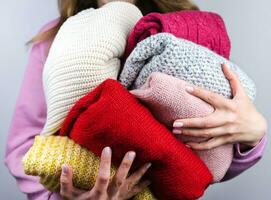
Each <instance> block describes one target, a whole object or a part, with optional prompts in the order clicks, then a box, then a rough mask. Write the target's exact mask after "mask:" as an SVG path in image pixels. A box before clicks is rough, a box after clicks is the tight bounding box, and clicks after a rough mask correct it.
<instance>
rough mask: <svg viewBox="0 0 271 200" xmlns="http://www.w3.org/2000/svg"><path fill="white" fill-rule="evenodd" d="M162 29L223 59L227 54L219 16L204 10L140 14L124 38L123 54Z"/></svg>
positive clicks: (224, 29) (224, 34)
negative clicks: (142, 15) (125, 44)
mask: <svg viewBox="0 0 271 200" xmlns="http://www.w3.org/2000/svg"><path fill="white" fill-rule="evenodd" d="M162 32H166V33H171V34H173V35H175V36H176V37H178V38H183V39H186V40H190V41H192V42H194V43H197V44H199V45H202V46H205V47H207V48H209V49H210V50H212V51H214V52H216V53H217V54H219V55H221V56H223V57H225V58H227V59H228V58H229V56H230V48H231V43H230V39H229V36H228V33H227V30H226V27H225V24H224V21H223V19H222V18H221V17H220V16H219V15H218V14H215V13H211V12H204V11H178V12H173V13H166V14H160V13H151V14H148V15H146V16H144V17H142V18H141V19H140V20H139V21H138V23H137V24H136V26H135V27H134V28H133V30H132V31H131V33H130V35H129V37H128V43H127V47H126V50H125V56H126V57H128V56H129V55H130V53H131V52H132V50H133V49H134V48H135V47H136V45H137V43H138V42H140V41H142V40H144V39H145V38H147V37H149V36H151V35H154V34H157V33H162Z"/></svg>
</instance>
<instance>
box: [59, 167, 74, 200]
mask: <svg viewBox="0 0 271 200" xmlns="http://www.w3.org/2000/svg"><path fill="white" fill-rule="evenodd" d="M72 176H73V173H72V170H71V168H70V167H69V166H67V165H63V166H62V172H61V176H60V194H61V196H62V197H64V198H71V197H72V193H73V184H72Z"/></svg>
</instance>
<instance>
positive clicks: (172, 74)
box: [119, 11, 256, 183]
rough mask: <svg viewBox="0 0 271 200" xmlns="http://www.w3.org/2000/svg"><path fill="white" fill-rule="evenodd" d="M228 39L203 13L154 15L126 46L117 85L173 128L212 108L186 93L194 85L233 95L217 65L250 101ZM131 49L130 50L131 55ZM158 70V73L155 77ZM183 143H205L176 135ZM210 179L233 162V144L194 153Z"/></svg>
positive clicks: (251, 89)
mask: <svg viewBox="0 0 271 200" xmlns="http://www.w3.org/2000/svg"><path fill="white" fill-rule="evenodd" d="M230 46H231V45H230V41H229V37H228V34H227V32H226V28H225V25H224V22H223V20H222V19H221V17H220V16H219V15H217V14H214V13H210V12H202V11H181V12H176V13H169V14H163V15H162V14H158V13H153V14H150V15H147V16H145V17H143V18H141V19H140V21H139V22H138V23H137V24H136V26H135V27H134V29H133V30H132V32H131V34H130V36H129V38H128V44H127V47H126V56H128V55H129V57H128V59H127V60H126V63H125V66H124V68H123V69H122V72H121V74H120V76H119V80H120V82H121V83H122V84H123V85H124V86H125V87H126V88H128V89H134V90H132V91H131V93H132V94H134V95H135V96H136V97H137V98H138V99H140V100H141V102H142V103H143V104H144V105H145V106H147V107H148V108H149V110H150V111H151V112H152V114H153V115H154V116H155V117H156V119H157V120H158V121H159V122H161V123H163V124H164V125H165V126H167V127H168V128H169V129H172V125H173V122H174V121H175V120H176V119H184V118H194V117H204V116H207V115H208V114H211V113H212V112H213V110H214V109H213V107H212V106H210V105H208V104H207V103H206V102H204V101H202V100H201V99H199V98H196V97H194V96H192V95H190V94H189V93H187V92H186V91H185V86H186V85H189V84H192V85H196V86H200V87H203V88H206V89H208V90H210V91H212V92H216V93H218V94H221V95H223V96H225V97H227V98H230V97H231V96H232V94H231V87H230V85H229V81H228V80H227V79H226V77H225V76H224V74H223V72H222V69H221V64H222V63H226V64H228V65H229V67H230V68H231V69H232V70H233V71H234V72H235V73H236V74H237V75H238V77H239V79H240V81H241V83H242V85H243V86H244V88H245V89H246V91H247V94H248V95H249V97H250V98H251V99H254V97H255V95H256V89H255V85H254V83H253V81H252V80H251V79H250V78H249V77H248V76H247V75H246V74H245V73H244V72H243V71H242V70H241V69H240V68H239V67H238V66H237V65H235V64H233V63H231V62H230V61H228V60H227V59H226V58H228V57H229V55H230ZM132 50H133V51H132ZM158 72H159V73H158ZM178 139H180V140H181V141H182V142H201V141H204V140H206V139H204V138H197V137H188V136H178ZM196 153H197V155H198V156H199V157H200V158H201V159H202V160H203V161H204V163H205V164H206V165H207V167H208V168H209V170H210V171H211V173H212V175H213V183H214V182H219V181H220V180H222V178H223V177H224V176H225V174H226V172H227V170H228V168H229V167H230V164H231V162H232V158H233V145H231V144H228V145H223V146H220V147H217V148H214V149H211V150H205V151H196Z"/></svg>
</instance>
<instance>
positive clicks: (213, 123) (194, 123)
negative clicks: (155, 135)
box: [173, 112, 227, 134]
mask: <svg viewBox="0 0 271 200" xmlns="http://www.w3.org/2000/svg"><path fill="white" fill-rule="evenodd" d="M226 122H227V121H226V120H225V118H223V117H221V116H220V114H219V113H216V112H215V113H212V114H210V115H208V116H206V117H198V118H187V119H178V120H176V121H175V122H174V124H173V128H177V129H180V128H185V127H187V128H214V127H219V126H222V125H224V124H225V123H226ZM174 130H175V129H174ZM175 131H176V130H175ZM173 133H174V131H173ZM175 133H176V134H178V133H177V132H175Z"/></svg>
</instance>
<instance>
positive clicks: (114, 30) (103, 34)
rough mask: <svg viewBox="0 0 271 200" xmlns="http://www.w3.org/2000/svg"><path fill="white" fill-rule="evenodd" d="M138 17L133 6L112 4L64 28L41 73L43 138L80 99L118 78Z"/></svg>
mask: <svg viewBox="0 0 271 200" xmlns="http://www.w3.org/2000/svg"><path fill="white" fill-rule="evenodd" d="M141 17H142V14H141V12H140V10H139V9H138V8H137V7H136V6H134V5H132V4H130V3H126V2H112V3H108V4H106V5H105V6H103V7H101V8H99V9H96V10H95V9H92V8H91V9H88V10H84V11H82V12H80V13H78V14H77V15H75V16H73V17H70V18H69V19H68V20H67V21H66V22H65V23H64V24H63V26H62V27H61V28H60V30H59V32H58V34H57V35H56V37H55V40H54V42H53V44H52V46H51V49H50V52H49V55H48V58H47V60H46V63H45V66H44V71H43V86H44V93H45V97H46V102H47V121H46V124H45V126H44V129H43V130H42V132H41V134H42V135H52V134H54V133H56V132H57V131H58V130H59V128H60V126H61V124H62V122H63V120H64V118H65V116H66V114H67V113H68V111H69V110H70V108H71V107H72V106H73V105H74V103H75V102H76V101H77V100H78V99H79V98H81V97H82V96H84V95H85V94H87V93H89V92H90V91H91V90H92V89H94V88H95V87H96V86H97V85H99V84H100V83H101V82H103V81H104V80H105V79H107V78H113V79H116V78H117V75H118V73H119V69H120V57H122V55H123V53H124V50H125V46H126V39H127V36H128V34H129V32H130V30H131V29H132V28H133V26H134V25H135V24H136V22H137V21H138V20H139V19H140V18H141Z"/></svg>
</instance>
